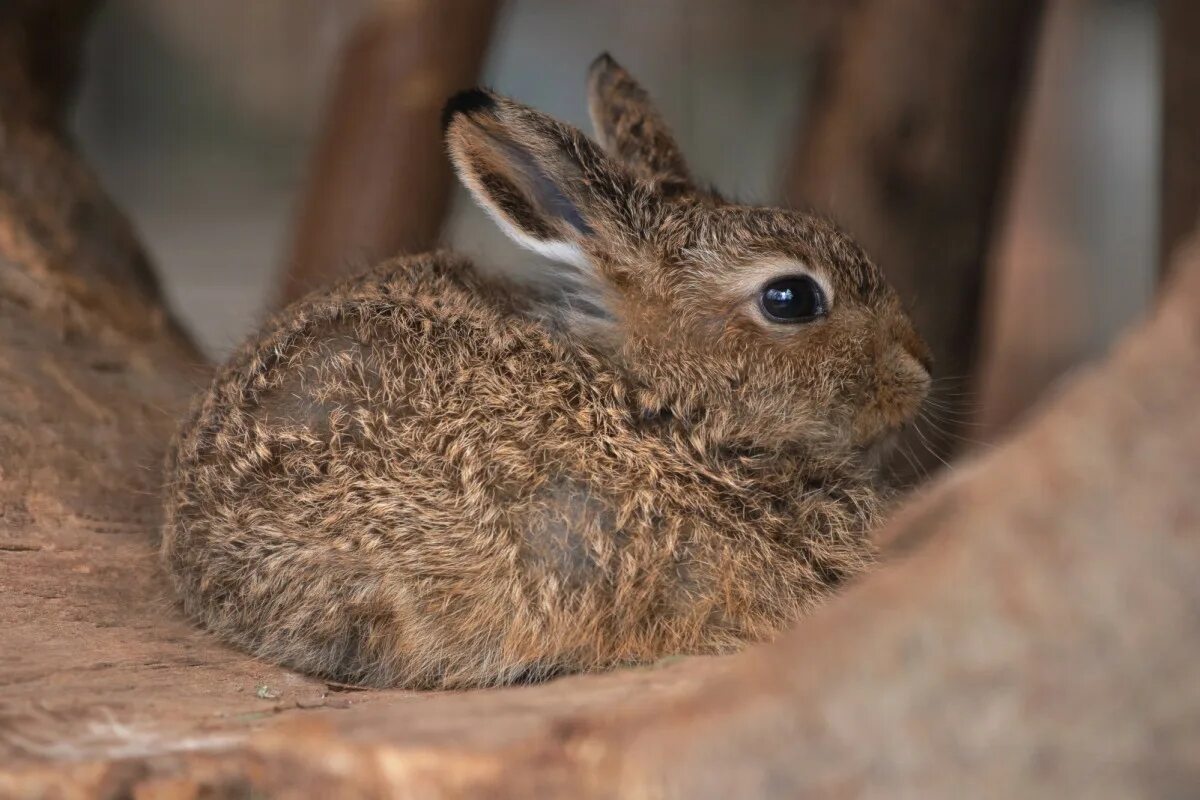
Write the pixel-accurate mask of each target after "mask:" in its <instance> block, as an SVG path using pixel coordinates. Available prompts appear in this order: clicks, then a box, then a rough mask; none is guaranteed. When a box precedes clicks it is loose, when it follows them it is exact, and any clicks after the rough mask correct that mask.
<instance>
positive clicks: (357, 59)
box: [282, 0, 500, 302]
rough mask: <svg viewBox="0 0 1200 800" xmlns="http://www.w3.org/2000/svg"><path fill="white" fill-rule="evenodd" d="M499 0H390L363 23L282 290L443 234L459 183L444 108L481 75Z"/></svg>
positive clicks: (287, 292)
mask: <svg viewBox="0 0 1200 800" xmlns="http://www.w3.org/2000/svg"><path fill="white" fill-rule="evenodd" d="M499 5H500V3H499V0H413V1H412V2H392V1H390V0H389V1H385V2H381V3H379V4H378V6H377V7H376V8H375V9H374V10H373V11H372V12H370V13H368V14H366V15H365V16H364V18H363V20H362V21H361V22H360V23H359V24H358V26H357V29H356V31H355V33H354V34H353V35H352V36H351V38H350V40H349V42H348V43H347V44H346V47H345V51H344V54H343V56H342V64H341V69H340V72H339V75H338V77H337V79H336V82H335V84H334V88H333V93H332V97H331V99H330V104H329V108H328V110H327V111H326V115H325V121H324V130H323V131H322V133H321V136H320V140H319V142H318V144H317V148H316V150H315V151H314V153H313V160H312V164H311V166H310V174H309V178H308V185H307V187H306V188H305V190H304V195H303V197H302V198H301V201H300V206H299V211H298V213H297V217H296V223H295V227H294V229H293V231H292V244H291V249H290V255H289V257H288V261H287V265H286V269H285V274H284V277H283V288H282V299H283V301H284V302H290V301H292V300H295V299H296V298H298V297H301V296H303V295H304V294H306V293H308V292H309V291H310V290H312V289H315V288H318V287H320V286H322V285H326V284H329V283H331V282H332V281H333V280H335V279H336V278H338V277H340V276H342V275H345V274H347V273H350V272H353V271H355V270H358V269H362V268H363V267H365V266H368V265H370V264H372V263H374V262H376V261H379V260H380V259H382V258H385V257H388V256H392V255H396V254H397V253H401V252H413V253H415V252H422V251H425V250H428V249H430V248H431V247H433V246H434V245H435V243H436V241H437V238H438V235H439V233H440V231H441V226H442V221H443V219H444V217H445V215H446V210H447V208H448V204H449V199H450V188H451V184H452V176H451V172H450V168H449V164H448V162H447V160H446V156H445V153H444V148H443V145H442V135H441V128H440V125H439V115H440V112H441V108H442V104H443V103H444V102H445V101H446V98H447V97H449V96H450V95H451V94H453V93H454V92H455V91H457V90H459V89H463V88H466V87H468V86H470V85H472V84H474V83H475V82H476V81H477V80H478V76H479V70H480V67H481V66H482V63H483V57H484V54H485V52H486V50H487V45H488V41H489V39H490V38H491V32H492V26H493V22H494V20H495V17H496V13H497V10H498V8H499Z"/></svg>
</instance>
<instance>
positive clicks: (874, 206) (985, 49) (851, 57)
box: [787, 0, 1044, 465]
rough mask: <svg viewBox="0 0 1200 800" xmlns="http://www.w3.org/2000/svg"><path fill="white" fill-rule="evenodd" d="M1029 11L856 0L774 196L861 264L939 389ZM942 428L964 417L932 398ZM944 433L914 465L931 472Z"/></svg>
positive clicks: (1033, 12)
mask: <svg viewBox="0 0 1200 800" xmlns="http://www.w3.org/2000/svg"><path fill="white" fill-rule="evenodd" d="M1043 5H1044V4H1043V3H1042V2H1040V0H960V1H959V2H953V3H929V2H924V0H862V1H861V2H859V3H858V4H857V5H855V6H854V7H853V8H852V9H850V10H849V11H847V13H846V17H845V19H844V20H843V21H842V25H841V31H840V33H839V35H838V36H837V38H836V40H835V43H834V45H833V47H832V50H831V52H830V53H829V55H828V56H827V59H826V63H825V65H824V67H823V69H822V72H821V74H820V75H819V77H818V87H817V93H816V100H815V102H814V105H813V107H812V109H811V111H810V112H809V117H808V119H809V122H808V124H807V129H806V130H805V132H804V135H803V137H802V139H801V146H800V149H799V151H798V153H797V156H796V158H795V163H794V165H793V167H792V171H791V175H790V177H789V179H788V186H787V194H788V198H789V199H790V200H791V201H792V202H794V203H798V204H803V205H805V206H810V207H812V208H814V209H816V210H818V211H820V212H823V213H829V214H831V215H832V216H833V217H834V218H835V219H837V220H838V221H839V222H841V223H842V224H843V225H845V226H846V227H847V228H848V229H849V230H850V232H851V233H853V234H854V235H855V236H856V237H858V238H859V240H860V241H861V242H862V243H863V245H864V246H865V247H866V248H867V251H868V252H869V253H871V254H872V256H873V257H874V258H875V259H876V261H877V262H878V263H879V264H880V266H881V267H882V268H883V270H884V272H885V273H886V274H887V275H888V277H889V278H890V279H891V281H892V282H893V284H894V285H895V286H896V287H897V289H898V290H899V292H900V294H901V297H902V298H904V300H905V301H906V302H907V303H908V304H909V305H910V307H911V309H912V313H913V316H914V320H915V322H916V325H917V328H918V330H920V331H921V333H922V334H923V335H924V336H925V337H926V339H927V340H928V341H929V343H930V346H931V347H932V349H933V352H934V358H935V374H936V376H937V377H938V378H940V379H941V382H940V383H939V388H944V387H946V386H950V387H952V389H955V390H957V389H961V388H963V386H964V385H966V384H967V383H968V382H969V379H970V378H971V377H972V375H973V371H974V365H975V353H976V347H977V344H978V335H979V319H980V295H981V287H982V285H983V279H984V266H985V264H986V261H987V252H988V246H989V244H990V242H991V238H992V231H993V225H994V222H995V219H996V216H997V215H996V210H997V208H998V200H999V199H1000V197H1001V195H1002V187H1003V183H1004V178H1005V175H1006V172H1005V171H1006V168H1007V166H1008V164H1009V162H1010V153H1011V152H1012V151H1013V144H1014V142H1015V133H1016V130H1017V122H1018V120H1019V117H1020V110H1021V99H1022V95H1023V90H1024V85H1025V82H1026V81H1025V77H1026V73H1027V72H1028V71H1029V65H1030V62H1031V60H1032V55H1033V53H1034V49H1035V48H1034V44H1035V38H1036V36H1035V34H1036V31H1037V27H1038V21H1039V18H1040V16H1041V11H1042V7H1043ZM942 401H943V402H944V403H945V404H946V405H947V406H948V407H949V412H948V414H947V415H946V416H947V419H946V425H947V427H948V428H949V429H950V431H949V432H950V433H951V434H960V433H961V427H960V425H959V424H958V422H957V420H959V419H961V418H963V417H964V416H965V415H966V414H967V413H968V412H969V411H970V408H969V404H968V402H967V401H966V400H965V399H964V395H963V393H962V392H960V391H951V392H949V393H946V395H945V396H944V397H943V398H942ZM956 441H957V439H956V437H955V436H953V435H951V436H949V437H945V438H942V439H939V440H938V441H936V442H934V444H935V447H934V448H933V450H934V451H936V452H935V453H933V454H924V453H923V448H917V449H918V451H919V452H921V453H922V455H921V458H922V459H923V461H924V463H925V464H926V465H930V464H933V463H937V461H938V460H940V458H944V457H946V456H947V455H949V453H950V452H951V451H952V450H953V449H954V446H953V445H954V444H955V442H956Z"/></svg>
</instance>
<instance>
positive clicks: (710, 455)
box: [162, 57, 929, 687]
mask: <svg viewBox="0 0 1200 800" xmlns="http://www.w3.org/2000/svg"><path fill="white" fill-rule="evenodd" d="M590 107H591V113H592V117H593V120H594V122H595V126H596V130H597V134H598V139H599V142H600V144H599V145H597V144H595V143H593V142H592V141H591V140H589V139H588V138H586V137H585V136H584V135H583V134H582V133H580V132H579V131H577V130H575V129H573V128H571V127H568V126H566V125H563V124H561V123H559V122H556V121H555V120H553V119H551V118H549V117H547V116H545V115H542V114H539V113H538V112H536V111H533V110H532V109H529V108H527V107H525V106H522V105H519V104H517V103H515V102H513V101H511V100H507V99H504V98H502V97H499V96H496V95H493V94H491V93H488V92H484V91H479V90H476V91H472V92H468V93H464V94H462V95H459V96H458V97H456V98H455V99H454V100H453V101H451V103H450V105H449V106H448V107H447V113H446V140H447V145H448V147H449V150H450V155H451V158H452V159H453V161H454V164H455V167H456V169H457V171H458V174H459V176H460V177H461V178H462V180H463V182H464V183H465V184H466V185H467V187H468V188H469V189H470V190H471V192H472V193H473V194H474V196H475V198H476V200H477V201H478V202H479V203H480V204H481V205H482V206H483V207H484V208H485V209H486V210H487V211H488V212H489V213H490V214H491V215H492V216H493V217H494V218H495V219H496V221H497V222H498V223H499V224H500V226H501V227H502V228H504V230H505V231H506V232H508V233H509V234H510V235H511V236H512V237H513V238H514V239H516V240H517V241H518V242H520V243H521V244H523V245H526V246H527V247H529V248H531V249H533V250H536V251H538V252H540V253H542V254H544V255H547V256H549V257H550V258H551V259H554V260H555V261H557V262H560V263H558V264H556V265H547V264H545V263H544V262H541V261H538V262H537V263H536V264H533V265H530V266H529V268H528V269H527V270H526V271H524V272H522V273H521V274H517V275H509V276H507V277H505V278H503V279H502V278H499V277H495V276H493V277H485V274H484V273H481V272H477V271H476V270H475V269H474V268H473V267H472V265H471V264H470V263H468V262H466V261H464V260H463V259H461V258H459V257H456V256H453V255H451V254H447V253H434V254H430V255H426V256H421V257H416V258H406V259H398V260H396V261H393V262H389V263H386V264H383V265H381V266H379V267H376V268H375V269H374V270H372V271H370V272H368V273H366V274H365V275H362V276H360V277H358V278H356V279H354V280H352V281H349V282H346V283H343V284H342V285H340V286H338V287H336V288H335V289H333V290H330V291H326V292H323V293H319V294H316V295H313V296H311V297H309V298H308V299H306V300H304V301H302V302H300V303H298V304H296V305H294V306H292V307H291V308H289V309H287V310H286V311H284V312H283V313H282V314H280V315H279V316H277V317H276V318H275V319H274V320H273V321H272V322H271V323H270V324H268V325H267V326H266V327H265V328H264V329H263V331H262V332H261V333H260V334H259V335H258V336H256V337H255V338H253V339H252V340H251V341H249V342H248V343H247V344H246V345H244V346H243V347H242V349H241V350H240V351H239V352H238V353H237V354H236V355H235V356H234V357H233V358H232V359H231V360H230V362H229V363H228V364H226V365H225V366H224V367H223V368H222V369H221V370H220V371H219V372H218V374H217V376H216V378H215V380H214V381H213V383H212V386H211V387H210V388H209V389H208V391H207V392H205V393H204V394H203V395H202V396H201V397H200V398H199V399H198V400H197V402H196V404H195V405H194V407H193V410H192V412H191V414H190V416H189V417H188V419H187V420H186V421H185V422H184V424H183V426H182V427H181V429H180V432H179V435H178V437H177V439H176V442H175V445H174V448H173V452H172V453H171V456H170V458H169V463H168V465H167V467H168V481H169V482H168V487H167V492H166V499H165V503H166V523H165V527H164V533H163V542H162V554H163V559H164V562H165V564H166V567H167V569H168V571H169V573H170V575H171V578H172V580H173V583H174V586H175V588H176V590H177V591H178V593H179V595H180V597H181V598H182V600H183V605H184V608H185V610H186V611H187V612H188V613H189V614H191V615H193V616H194V617H196V618H197V619H199V620H200V621H201V622H202V623H203V624H204V625H205V627H207V628H208V629H209V630H211V631H213V632H214V633H216V634H218V635H220V636H222V637H223V638H225V639H227V640H229V641H231V642H233V643H234V644H236V645H238V646H240V647H243V648H245V649H247V650H249V651H251V652H253V653H255V654H257V655H260V656H262V657H264V658H267V659H271V660H274V661H278V662H279V663H282V664H286V665H289V666H292V667H295V668H297V669H300V670H303V671H305V672H310V673H314V674H317V675H322V676H327V677H330V678H336V679H338V680H343V681H348V682H354V683H368V684H377V685H390V686H407V687H465V686H480V685H489V684H501V683H506V682H511V681H513V680H517V679H525V678H530V677H538V676H544V675H551V674H557V673H560V672H567V671H576V670H583V669H593V668H600V667H605V666H611V665H616V664H622V663H630V662H638V661H645V660H649V659H655V658H658V657H660V656H664V655H668V654H675V653H720V652H726V651H729V650H732V649H734V648H736V647H738V646H739V645H741V644H743V643H745V642H748V641H755V640H761V639H764V638H767V637H770V636H771V635H772V634H774V633H775V632H777V631H778V630H779V629H780V628H781V627H783V626H786V625H787V624H788V623H790V622H791V621H793V620H795V619H796V618H797V617H798V616H799V615H801V614H803V613H804V612H805V611H807V610H808V609H810V608H811V607H812V606H813V605H814V604H815V603H816V602H817V601H818V600H820V599H821V598H822V597H823V596H824V595H825V594H827V593H828V592H829V591H830V590H831V589H832V588H833V587H835V586H837V585H838V584H839V583H840V582H841V581H842V580H844V579H845V578H846V577H847V576H850V575H852V574H854V573H855V572H857V571H859V570H860V569H862V568H863V566H864V565H865V564H866V563H867V562H868V561H869V557H870V545H869V543H868V541H867V533H868V531H869V529H870V528H871V526H872V525H873V524H874V523H875V521H876V519H877V517H878V514H879V512H880V508H881V504H882V500H881V497H880V493H879V490H878V489H877V487H876V484H875V480H874V467H873V460H874V458H873V454H874V453H875V451H876V450H878V445H879V444H880V443H881V442H883V441H885V440H886V439H888V438H889V437H890V436H891V435H892V434H894V433H895V431H897V430H898V429H899V428H901V427H902V426H903V425H904V424H905V423H906V422H908V421H909V420H910V419H911V418H912V417H913V415H914V414H915V413H916V411H917V409H918V407H919V405H920V403H921V402H922V400H923V399H924V396H925V393H926V391H927V390H928V386H929V373H928V356H927V351H926V348H925V346H924V344H923V343H922V342H921V340H920V339H919V338H918V336H917V335H916V334H915V333H914V331H913V329H912V326H911V324H910V323H909V321H908V319H907V317H906V316H905V314H904V312H903V311H902V309H901V306H900V304H899V302H898V301H897V299H896V297H895V295H894V293H893V292H892V290H891V289H890V288H889V287H888V286H887V284H886V283H885V282H884V280H883V277H882V275H881V274H880V272H879V271H878V270H877V269H876V267H875V266H874V265H873V264H872V263H871V262H870V261H869V260H868V259H867V258H866V256H865V255H864V254H863V252H862V251H861V249H860V248H859V247H858V246H857V245H856V244H855V243H854V242H853V241H852V240H851V239H849V238H848V237H847V236H846V235H844V234H843V233H841V232H840V231H839V230H837V229H836V228H835V227H834V226H832V225H831V224H829V223H828V222H826V221H824V220H822V219H819V218H817V217H813V216H811V215H807V214H800V213H795V212H791V211H783V210H777V209H766V208H751V207H746V206H741V205H736V204H732V203H729V202H726V201H725V200H724V199H722V198H721V197H720V196H719V195H717V194H716V193H715V192H713V191H712V190H708V189H700V188H698V187H696V186H695V185H694V184H693V182H692V180H691V177H690V176H689V174H688V172H687V169H686V167H685V165H684V162H683V159H682V156H681V155H680V153H679V150H678V148H677V147H676V145H675V143H674V140H673V139H672V138H671V136H670V134H669V133H668V131H667V129H666V126H665V125H664V124H663V121H662V119H661V117H660V116H659V115H658V113H657V112H656V111H655V110H654V109H653V107H652V106H651V105H650V104H649V100H648V98H647V96H646V94H645V92H644V91H643V90H642V89H641V88H640V87H639V86H638V85H637V84H636V83H635V82H634V81H633V80H632V78H630V76H629V75H628V74H627V73H626V72H624V70H622V69H621V68H620V67H619V66H617V65H616V64H615V63H614V62H613V61H612V60H611V59H609V58H607V57H602V58H601V59H600V60H598V61H597V62H596V65H595V66H594V67H593V70H592V74H591V80H590Z"/></svg>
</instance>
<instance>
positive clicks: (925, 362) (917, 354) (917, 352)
mask: <svg viewBox="0 0 1200 800" xmlns="http://www.w3.org/2000/svg"><path fill="white" fill-rule="evenodd" d="M918 342H919V344H920V347H918V348H916V349H914V348H911V347H905V348H904V349H905V350H907V351H908V353H909V355H911V356H912V357H913V358H915V359H916V360H917V363H918V364H920V365H921V366H922V367H923V368H924V369H925V371H926V372H927V373H929V374H930V375H933V354H932V353H930V352H929V348H928V347H927V346H926V345H925V343H924V342H921V341H920V340H918Z"/></svg>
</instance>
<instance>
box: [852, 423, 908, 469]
mask: <svg viewBox="0 0 1200 800" xmlns="http://www.w3.org/2000/svg"><path fill="white" fill-rule="evenodd" d="M903 431H904V428H903V427H901V428H892V429H889V430H887V431H885V432H884V433H882V434H881V435H879V436H878V437H876V438H875V439H874V440H873V441H871V442H869V443H867V444H866V445H863V446H862V447H860V448H859V449H858V452H859V458H860V459H861V463H862V465H863V466H864V467H866V468H868V469H870V470H871V471H872V472H878V471H879V470H880V469H881V468H882V467H883V462H884V461H885V460H887V457H888V456H889V455H891V454H892V452H893V451H894V450H895V449H896V445H898V444H899V442H900V434H901V433H903Z"/></svg>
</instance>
